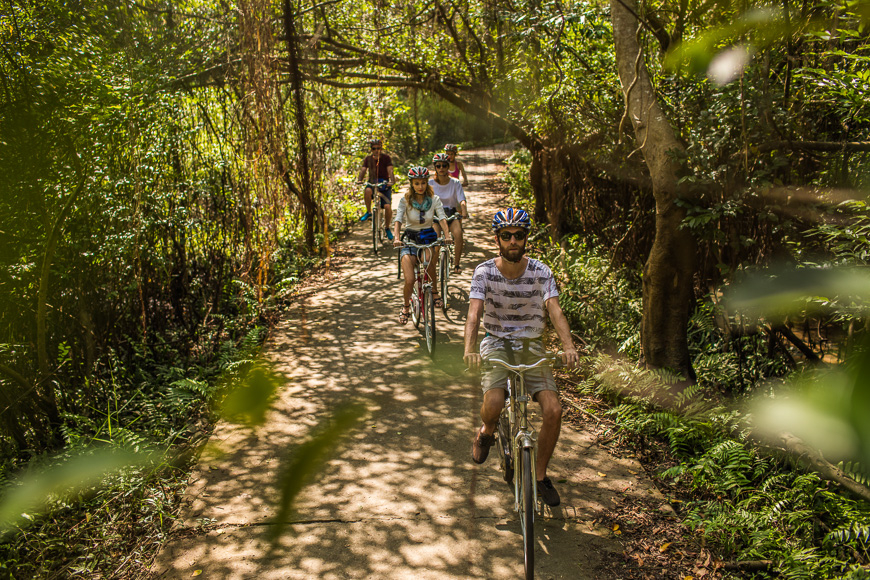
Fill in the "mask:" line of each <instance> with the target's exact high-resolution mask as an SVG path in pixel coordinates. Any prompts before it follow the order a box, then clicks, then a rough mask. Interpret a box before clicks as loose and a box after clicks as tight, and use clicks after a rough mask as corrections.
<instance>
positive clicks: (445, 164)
mask: <svg viewBox="0 0 870 580" xmlns="http://www.w3.org/2000/svg"><path fill="white" fill-rule="evenodd" d="M445 167H450V164H449V163H436V164H435V169H443V168H445Z"/></svg>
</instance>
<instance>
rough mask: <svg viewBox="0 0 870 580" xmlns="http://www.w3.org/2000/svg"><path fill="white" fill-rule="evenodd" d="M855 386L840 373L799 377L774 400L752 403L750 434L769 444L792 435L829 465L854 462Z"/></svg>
mask: <svg viewBox="0 0 870 580" xmlns="http://www.w3.org/2000/svg"><path fill="white" fill-rule="evenodd" d="M855 386H856V385H855V381H854V377H853V376H851V375H850V374H849V373H847V372H844V371H843V370H841V369H836V370H834V369H819V370H815V371H813V372H810V373H805V374H803V375H800V376H799V377H797V378H795V379H794V380H793V381H792V382H791V384H790V385H789V388H788V389H782V390H779V391H778V392H777V394H776V396H775V397H774V398H770V397H758V398H756V399H755V401H754V402H753V403H752V415H751V417H752V424H753V432H754V433H755V435H756V436H761V437H762V438H764V439H767V440H769V441H773V442H776V441H779V440H780V438H781V436H782V435H783V434H785V433H788V434H791V435H794V436H795V437H798V438H799V439H801V440H802V441H803V442H804V443H806V444H807V445H808V446H810V447H812V448H813V449H816V450H818V451H820V452H821V454H822V456H824V458H825V459H826V460H827V461H829V462H832V463H836V462H837V461H841V460H854V459H857V458H858V457H859V456H860V453H861V447H862V444H861V438H860V434H859V432H858V429H857V425H856V424H855V423H854V422H853V420H852V402H853V398H854V395H855Z"/></svg>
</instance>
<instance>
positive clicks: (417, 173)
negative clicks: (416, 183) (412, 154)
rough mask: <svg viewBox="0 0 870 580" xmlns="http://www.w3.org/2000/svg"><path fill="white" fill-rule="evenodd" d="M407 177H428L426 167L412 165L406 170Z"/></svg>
mask: <svg viewBox="0 0 870 580" xmlns="http://www.w3.org/2000/svg"><path fill="white" fill-rule="evenodd" d="M408 179H429V168H428V167H420V166H417V167H412V168H411V169H409V170H408Z"/></svg>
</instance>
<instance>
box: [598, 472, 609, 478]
mask: <svg viewBox="0 0 870 580" xmlns="http://www.w3.org/2000/svg"><path fill="white" fill-rule="evenodd" d="M598 476H599V477H607V474H606V473H601V472H600V471H599V472H598Z"/></svg>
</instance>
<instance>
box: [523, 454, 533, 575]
mask: <svg viewBox="0 0 870 580" xmlns="http://www.w3.org/2000/svg"><path fill="white" fill-rule="evenodd" d="M521 457H522V462H521V469H522V470H523V472H522V473H523V501H522V504H521V505H520V525H521V526H522V528H523V556H524V559H525V568H526V580H531V579H532V578H534V577H535V493H534V489H533V488H532V483H533V482H532V450H531V449H529V448H528V447H523V449H522V452H521Z"/></svg>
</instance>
